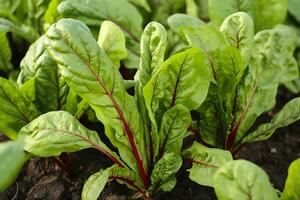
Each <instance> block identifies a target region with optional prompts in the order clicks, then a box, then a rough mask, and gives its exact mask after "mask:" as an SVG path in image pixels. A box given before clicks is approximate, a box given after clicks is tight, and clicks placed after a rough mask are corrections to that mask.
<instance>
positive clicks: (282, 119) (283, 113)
mask: <svg viewBox="0 0 300 200" xmlns="http://www.w3.org/2000/svg"><path fill="white" fill-rule="evenodd" d="M299 109H300V98H295V99H292V100H291V101H289V102H288V103H287V104H286V105H285V106H284V107H283V108H282V109H281V110H280V111H279V113H277V114H276V115H275V116H274V117H273V119H272V120H271V121H270V122H269V123H266V124H262V125H260V126H259V127H258V128H257V129H256V130H255V131H254V132H252V133H250V134H249V135H247V136H246V137H245V138H244V139H243V141H242V143H246V142H251V141H252V142H254V141H261V140H266V139H268V138H269V137H271V135H272V134H273V133H274V131H275V130H276V129H278V128H281V127H284V126H288V125H289V124H291V123H293V122H295V121H297V120H299V119H300V115H299V113H300V111H299Z"/></svg>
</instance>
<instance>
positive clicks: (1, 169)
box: [0, 141, 26, 192]
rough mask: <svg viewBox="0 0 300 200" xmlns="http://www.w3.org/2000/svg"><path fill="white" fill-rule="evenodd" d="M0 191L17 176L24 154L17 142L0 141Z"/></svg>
mask: <svg viewBox="0 0 300 200" xmlns="http://www.w3.org/2000/svg"><path fill="white" fill-rule="evenodd" d="M0 159H1V162H0V173H1V179H0V192H4V191H5V189H7V188H8V187H9V186H10V185H11V184H12V183H13V182H14V181H15V179H16V178H17V176H18V174H19V172H20V171H21V168H22V166H23V164H24V163H25V161H26V155H25V152H24V150H23V148H22V145H21V144H20V143H18V142H12V141H10V142H5V143H0Z"/></svg>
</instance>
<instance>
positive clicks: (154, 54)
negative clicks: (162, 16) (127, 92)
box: [135, 22, 167, 159]
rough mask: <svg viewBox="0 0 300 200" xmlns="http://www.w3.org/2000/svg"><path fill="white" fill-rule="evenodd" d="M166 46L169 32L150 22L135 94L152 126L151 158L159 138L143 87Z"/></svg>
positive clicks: (142, 42)
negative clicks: (146, 103)
mask: <svg viewBox="0 0 300 200" xmlns="http://www.w3.org/2000/svg"><path fill="white" fill-rule="evenodd" d="M166 46H167V32H166V30H165V28H164V27H163V26H162V25H161V24H159V23H157V22H150V23H149V24H148V25H147V26H146V28H145V30H144V32H143V34H142V38H141V46H140V51H141V53H140V54H141V57H140V66H139V69H138V71H137V73H136V75H135V80H136V81H137V86H136V87H135V96H136V98H137V102H138V106H139V110H140V112H141V115H142V116H143V120H144V123H145V125H146V126H149V127H151V131H149V133H148V135H149V138H147V141H146V142H147V146H149V151H150V153H151V155H150V156H151V158H150V159H153V158H154V157H155V156H156V155H157V153H158V149H159V144H158V143H159V139H158V134H157V132H158V130H157V124H156V120H155V119H154V116H152V115H151V116H150V119H149V116H148V111H147V109H146V106H145V100H144V97H143V88H144V86H145V85H146V83H147V82H148V81H149V80H150V78H151V76H152V75H153V74H155V73H156V71H157V70H158V69H159V68H160V66H161V64H162V63H163V62H164V57H165V51H166Z"/></svg>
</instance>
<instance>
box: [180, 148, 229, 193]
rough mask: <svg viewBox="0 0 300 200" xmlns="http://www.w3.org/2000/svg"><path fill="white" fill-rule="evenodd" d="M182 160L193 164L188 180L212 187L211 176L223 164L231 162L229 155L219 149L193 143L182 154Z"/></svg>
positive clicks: (227, 152)
mask: <svg viewBox="0 0 300 200" xmlns="http://www.w3.org/2000/svg"><path fill="white" fill-rule="evenodd" d="M182 157H183V159H185V160H187V161H189V162H191V163H192V164H193V166H192V168H191V169H190V170H189V171H190V175H189V177H190V179H191V180H192V181H195V182H196V183H198V184H200V185H205V186H211V187H213V176H214V174H215V173H216V171H217V170H218V169H219V168H220V167H222V166H223V165H224V164H225V163H227V162H229V161H231V160H232V156H231V153H230V152H229V151H224V150H221V149H215V148H208V147H205V146H204V145H202V144H200V143H198V142H194V143H193V146H191V147H190V148H188V149H186V150H184V151H183V152H182Z"/></svg>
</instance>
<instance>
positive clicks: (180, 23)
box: [168, 13, 204, 33]
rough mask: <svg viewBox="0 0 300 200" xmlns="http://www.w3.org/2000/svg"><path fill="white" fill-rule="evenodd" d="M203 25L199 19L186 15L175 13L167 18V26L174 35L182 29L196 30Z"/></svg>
mask: <svg viewBox="0 0 300 200" xmlns="http://www.w3.org/2000/svg"><path fill="white" fill-rule="evenodd" d="M203 24H204V22H203V21H202V20H201V19H198V18H196V17H193V16H190V15H186V14H180V13H177V14H174V15H171V16H170V17H169V18H168V25H169V26H170V28H171V29H172V31H174V32H175V33H179V32H180V30H181V28H182V27H186V26H191V27H195V28H197V27H199V26H201V25H203Z"/></svg>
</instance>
